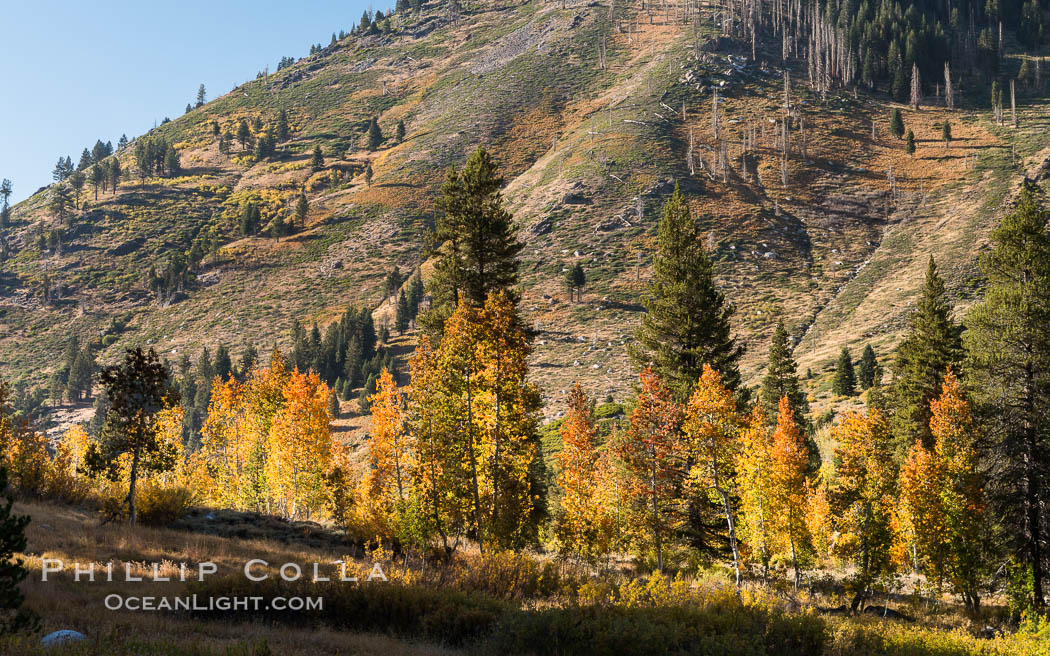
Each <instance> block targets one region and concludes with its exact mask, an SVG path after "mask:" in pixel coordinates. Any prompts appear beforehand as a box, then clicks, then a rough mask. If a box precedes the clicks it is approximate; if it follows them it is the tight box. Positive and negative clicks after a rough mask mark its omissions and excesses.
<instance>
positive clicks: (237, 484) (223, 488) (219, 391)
mask: <svg viewBox="0 0 1050 656" xmlns="http://www.w3.org/2000/svg"><path fill="white" fill-rule="evenodd" d="M255 375H256V374H254V373H253V378H254V376H255ZM248 409H249V406H248V404H247V397H246V390H245V385H244V384H242V383H240V382H239V381H237V380H236V379H231V380H229V381H227V382H226V383H223V384H219V385H216V386H213V387H212V393H211V402H210V404H209V405H208V416H207V418H206V419H205V420H204V425H203V426H202V427H201V449H200V452H199V453H200V454H201V459H202V460H203V461H204V463H206V466H207V468H208V472H209V474H210V480H208V481H207V482H206V484H205V485H206V488H205V489H203V490H201V491H202V492H203V493H204V496H205V498H206V499H207V500H208V502H210V503H213V504H215V505H218V506H220V507H233V508H238V507H240V504H239V503H238V500H239V492H240V491H241V487H242V484H243V480H242V475H243V473H244V468H245V465H246V464H247V462H248V456H249V453H250V451H251V448H252V447H253V446H254V445H255V444H256V443H257V442H258V440H259V436H258V435H257V434H255V433H252V432H250V431H249V426H248V423H247V417H246V415H247V413H248Z"/></svg>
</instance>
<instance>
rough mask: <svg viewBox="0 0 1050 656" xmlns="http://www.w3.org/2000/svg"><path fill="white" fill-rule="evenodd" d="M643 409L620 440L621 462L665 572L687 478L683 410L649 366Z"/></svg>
mask: <svg viewBox="0 0 1050 656" xmlns="http://www.w3.org/2000/svg"><path fill="white" fill-rule="evenodd" d="M641 384H642V388H641V391H640V392H639V394H638V405H637V406H636V407H635V409H634V411H632V412H631V417H630V428H629V429H628V431H627V434H626V435H625V436H624V439H622V440H620V441H619V444H618V450H619V454H618V455H619V457H620V459H621V460H622V461H623V464H624V467H625V470H626V472H625V473H626V475H627V476H626V481H625V482H626V484H627V487H626V490H625V493H626V496H627V498H628V499H629V501H630V504H631V506H632V508H633V510H634V511H635V512H637V513H638V515H639V518H640V522H639V523H640V526H641V531H642V536H641V538H642V540H643V542H644V543H645V544H646V545H651V546H652V547H653V549H654V551H655V553H656V567H657V569H659V570H662V569H663V546H664V542H665V541H666V540H667V538H668V536H669V535H670V533H671V531H672V530H673V529H674V528H675V514H676V511H677V507H676V506H677V504H678V498H677V494H676V487H677V483H678V482H679V480H680V479H681V465H680V462H679V458H680V457H681V443H682V436H681V424H682V410H681V408H679V407H678V405H677V404H676V403H675V402H674V399H672V398H671V391H670V390H669V389H668V388H667V386H666V385H665V384H664V383H663V381H662V380H660V378H659V376H657V375H656V374H655V373H653V371H652V370H651V369H649V368H648V367H647V368H646V369H645V370H644V371H643V372H642V374H641Z"/></svg>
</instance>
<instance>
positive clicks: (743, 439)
mask: <svg viewBox="0 0 1050 656" xmlns="http://www.w3.org/2000/svg"><path fill="white" fill-rule="evenodd" d="M766 424H767V421H766V413H765V411H764V410H763V409H762V405H761V404H756V405H755V407H754V408H753V409H752V411H751V414H750V415H748V418H747V422H746V424H745V425H744V429H743V430H742V431H741V432H740V445H739V448H738V449H737V452H736V462H735V467H736V487H737V489H738V490H739V496H740V521H739V528H740V537H741V539H742V541H743V542H744V544H746V545H748V547H749V549H750V551H751V553H752V554H753V555H754V557H756V558H757V559H758V560H759V561H760V562H761V563H762V567H763V570H764V572H765V573H766V575H768V573H769V560H770V558H771V557H772V555H773V549H774V532H773V529H774V521H773V506H772V501H771V499H770V494H771V492H772V490H771V489H770V488H771V486H772V480H771V473H772V468H771V465H770V445H771V443H772V438H771V436H770V434H769V429H768V428H767V427H766Z"/></svg>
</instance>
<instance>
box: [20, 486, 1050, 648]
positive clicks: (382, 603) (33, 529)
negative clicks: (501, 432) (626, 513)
mask: <svg viewBox="0 0 1050 656" xmlns="http://www.w3.org/2000/svg"><path fill="white" fill-rule="evenodd" d="M15 510H16V511H17V512H20V513H27V514H29V515H31V516H32V519H33V521H32V523H31V524H30V526H29V529H28V538H29V543H30V545H32V550H31V551H30V552H28V553H26V554H25V556H26V564H27V567H28V568H29V570H30V574H29V577H28V578H27V580H26V583H25V593H26V600H27V601H26V603H27V605H28V606H29V607H31V608H32V609H33V610H34V611H35V612H37V613H39V614H40V617H41V624H42V627H41V628H42V630H43V631H44V632H50V631H53V630H60V629H72V630H76V631H80V632H82V633H85V634H86V635H88V636H90V639H89V641H87V642H83V643H74V644H69V645H66V646H64V647H57V648H43V647H40V646H39V636H36V637H32V636H30V637H25V636H13V637H12V636H6V637H4V638H0V654H4V655H6V654H11V655H12V656H14V655H18V656H24V655H26V654H37V653H39V654H44V653H46V654H68V655H70V656H73V655H88V654H91V655H94V654H106V655H113V654H120V655H123V654H128V655H131V654H138V655H145V654H151V655H152V654H156V655H158V656H159V655H166V656H184V655H185V656H191V655H192V656H218V655H223V654H225V655H226V656H268V655H277V654H280V655H281V656H298V655H300V654H303V655H306V654H311V655H312V654H348V653H353V654H392V653H396V654H408V655H412V654H420V655H422V654H436V655H446V654H447V655H451V654H514V653H535V654H565V653H618V654H663V653H666V654H671V653H717V654H784V655H796V654H797V655H799V656H801V655H803V654H804V655H806V656H813V655H820V654H824V655H826V656H845V655H847V654H849V655H855V654H866V655H871V656H898V655H900V656H903V655H908V656H916V655H918V656H923V655H930V656H936V655H942V654H953V655H956V654H957V655H961V656H967V655H970V654H974V655H976V654H984V655H995V656H1020V655H1021V654H1025V655H1043V656H1045V654H1047V653H1048V652H1047V642H1046V637H1047V635H1046V634H1047V630H1048V629H1047V628H1046V627H1045V626H1043V628H1042V629H1041V630H1040V631H1039V632H1038V633H1036V632H1020V633H1017V634H1014V635H1008V636H995V637H989V638H975V637H972V636H971V635H969V634H968V633H967V632H966V631H965V630H964V629H965V628H966V627H967V625H968V624H969V621H968V620H967V619H966V618H964V617H963V616H962V614H961V613H960V612H959V610H958V609H957V608H955V607H954V606H952V605H951V604H947V603H946V604H943V605H937V606H933V607H931V606H930V605H929V604H927V603H926V602H925V601H924V600H923V599H921V598H919V597H917V596H914V595H906V594H903V593H901V594H893V595H890V596H891V597H892V598H893V600H894V601H895V602H896V603H897V604H898V605H899V607H901V608H904V609H906V610H905V611H904V612H905V613H906V615H907V616H908V618H913V619H914V620H915V621H911V619H908V620H906V621H895V620H893V619H889V620H887V619H884V618H882V617H879V616H878V608H880V607H873V609H872V612H869V613H866V614H865V616H858V617H853V618H844V617H836V616H835V615H836V614H835V612H834V610H833V609H832V610H830V611H829V607H831V606H834V605H835V604H838V603H841V601H842V599H843V595H842V591H841V588H840V586H839V585H838V582H837V581H836V580H835V579H834V578H833V577H831V576H828V577H824V578H820V579H818V580H816V581H815V582H814V583H813V585H812V586H808V587H807V589H804V590H802V591H798V592H794V593H792V594H786V593H785V591H784V590H776V589H775V588H774V587H773V586H769V587H767V586H766V585H765V584H760V583H758V582H754V583H748V584H747V586H746V587H745V588H744V589H743V590H736V589H735V588H734V587H733V585H732V583H731V581H730V579H729V576H728V573H727V572H726V571H725V570H724V569H720V568H718V567H712V568H711V569H708V570H703V571H701V572H699V573H698V574H697V575H696V576H690V577H688V578H681V577H679V578H677V579H674V580H673V581H672V580H671V579H670V578H666V577H660V576H659V575H653V576H651V577H641V578H635V577H632V576H631V575H630V573H629V572H627V571H623V572H621V571H615V570H614V571H611V572H605V573H603V574H602V575H601V576H600V577H595V576H593V575H592V574H588V573H586V571H585V569H581V568H579V567H576V566H571V565H568V564H564V563H563V564H561V565H557V564H555V563H554V562H551V561H544V560H536V559H534V558H533V556H529V555H516V554H507V553H504V554H490V555H488V556H481V555H479V554H477V553H476V552H470V551H467V552H466V553H461V554H460V555H458V556H457V558H456V560H455V561H454V562H453V563H450V564H448V565H440V564H437V563H434V562H431V561H426V560H424V561H422V562H421V561H420V560H419V559H418V558H415V557H413V558H404V557H403V556H402V557H394V558H391V554H390V552H389V551H387V552H385V553H384V552H383V551H382V550H380V551H376V552H373V553H371V554H368V555H362V554H347V553H346V549H347V547H346V545H340V543H339V538H338V537H337V536H336V535H335V534H334V533H329V532H327V530H326V529H324V528H322V527H320V526H318V525H316V524H311V523H309V522H299V523H294V524H293V523H289V522H284V521H281V520H277V519H275V518H272V517H260V516H254V515H248V514H245V513H233V512H229V511H215V512H214V513H207V514H205V513H204V511H200V512H197V513H195V515H194V516H192V517H189V518H185V519H182V520H179V521H178V522H177V523H176V524H175V525H174V526H173V527H171V528H151V527H144V526H127V525H119V526H118V525H112V524H110V525H103V526H100V525H99V523H98V521H97V517H96V516H94V515H92V514H91V513H88V512H86V511H84V510H80V509H75V508H72V507H69V506H63V505H53V504H50V503H42V502H23V503H18V504H16V505H15ZM44 559H49V560H51V561H53V560H55V559H58V560H62V561H63V563H64V564H65V570H64V571H62V572H59V573H55V572H51V573H49V574H48V580H47V581H43V580H42V566H43V560H44ZM253 559H262V560H264V561H266V563H269V565H268V566H267V565H262V564H259V563H253V564H252V569H251V570H250V571H251V573H252V575H253V576H255V577H260V576H263V575H265V576H268V577H269V579H268V580H267V581H264V582H257V583H249V582H248V581H247V579H245V578H244V575H243V571H244V567H245V564H246V563H248V562H249V561H251V560H253ZM337 560H346V561H347V562H348V565H347V567H348V569H347V572H348V573H349V574H353V575H357V576H358V577H359V578H360V579H361V580H362V582H360V583H342V582H338V581H336V580H335V579H336V578H338V575H337V574H336V573H335V570H336V568H335V567H332V568H331V569H329V568H328V564H329V563H331V562H332V561H337ZM203 562H209V563H214V564H215V566H216V568H217V569H216V572H215V573H214V574H208V575H205V581H204V583H200V582H197V581H195V580H194V579H195V577H196V575H197V571H198V570H197V566H198V564H199V563H203ZM74 563H80V564H81V566H82V567H84V568H86V567H87V566H88V564H89V563H95V566H96V580H95V581H93V582H92V581H88V580H87V575H86V574H84V575H82V578H81V580H80V581H77V580H76V578H75V574H74V571H73V567H74ZM108 563H112V564H113V567H114V575H113V580H112V581H108V580H106V576H105V565H106V564H108ZM181 563H185V564H186V567H187V572H188V574H187V579H188V581H187V582H182V581H179V580H178V579H179V572H180V568H179V566H180V564H181ZM284 563H295V564H298V565H300V566H301V567H302V568H303V569H302V572H303V578H302V579H301V580H299V581H297V582H294V583H287V584H285V583H281V582H280V581H279V580H278V577H279V575H280V573H279V568H280V567H281V565H283V564H284ZM312 563H320V564H322V569H320V570H319V572H320V573H321V574H322V575H327V576H330V577H333V581H332V582H327V583H326V582H313V581H311V577H312V572H313V569H312V567H313V565H312ZM375 563H379V564H380V567H381V568H382V570H383V571H384V573H385V575H386V576H387V577H388V579H389V580H388V581H387V582H378V581H377V582H373V583H365V582H364V579H365V577H366V575H367V573H368V572H371V571H373V567H374V564H375ZM49 566H51V567H54V563H53V562H52V563H49ZM125 567H126V568H128V569H127V571H128V572H130V574H131V576H133V577H141V578H142V579H143V580H142V581H133V580H125ZM155 567H156V571H154V568H155ZM288 575H289V576H291V571H290V570H289V574H288ZM161 577H169V578H170V579H171V580H170V581H163V580H157V579H160V578H161ZM192 594H198V595H199V596H200V599H207V598H209V597H210V598H215V597H220V596H232V597H235V596H238V595H243V596H249V595H250V596H252V597H254V598H256V599H259V600H265V602H266V603H269V600H271V599H272V598H273V596H274V595H275V594H283V595H286V596H288V597H291V596H293V595H299V596H302V597H304V598H305V597H314V598H317V597H320V598H322V599H323V606H322V609H320V610H316V611H302V612H290V611H283V612H278V611H271V612H267V611H266V610H263V611H262V612H260V613H255V614H254V617H249V615H252V614H250V613H245V612H238V611H236V610H234V611H225V612H220V611H194V612H186V611H179V612H169V611H157V612H145V611H134V610H125V609H118V610H108V609H107V608H106V607H105V605H104V603H103V599H105V598H106V597H107V596H109V595H118V596H120V597H122V598H124V599H131V598H134V599H138V598H152V599H154V600H155V601H154V602H153V603H155V604H159V603H162V602H161V601H159V600H161V599H167V600H168V602H169V603H174V601H173V600H174V599H176V598H180V597H186V596H188V595H192ZM614 600H615V601H614ZM201 603H204V602H201ZM253 603H255V602H253ZM263 608H264V609H265V606H263ZM999 613H1000V611H999V609H998V608H993V609H992V611H990V612H986V614H985V615H986V616H987V617H997V616H998V615H999ZM992 621H994V620H992ZM982 628H983V627H982Z"/></svg>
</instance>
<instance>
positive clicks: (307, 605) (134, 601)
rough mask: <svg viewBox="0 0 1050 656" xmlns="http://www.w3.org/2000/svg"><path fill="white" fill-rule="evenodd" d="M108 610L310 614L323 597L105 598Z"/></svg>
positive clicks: (319, 607) (319, 606)
mask: <svg viewBox="0 0 1050 656" xmlns="http://www.w3.org/2000/svg"><path fill="white" fill-rule="evenodd" d="M105 604H106V608H107V609H108V610H130V611H140V610H142V611H194V612H208V611H231V610H232V611H302V610H306V611H311V610H323V609H324V598H323V597H273V598H272V599H266V598H264V597H200V596H198V595H189V596H185V597H137V596H124V595H119V594H111V595H107V596H106V599H105Z"/></svg>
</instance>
